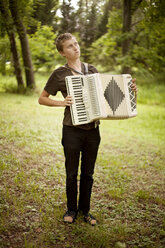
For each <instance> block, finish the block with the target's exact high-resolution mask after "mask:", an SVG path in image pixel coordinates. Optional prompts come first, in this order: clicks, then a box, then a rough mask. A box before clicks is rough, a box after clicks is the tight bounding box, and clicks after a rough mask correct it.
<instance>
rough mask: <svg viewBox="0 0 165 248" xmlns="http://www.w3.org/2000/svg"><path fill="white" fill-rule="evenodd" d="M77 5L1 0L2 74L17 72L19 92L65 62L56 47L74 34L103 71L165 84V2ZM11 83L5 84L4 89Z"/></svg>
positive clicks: (104, 0) (114, 0)
mask: <svg viewBox="0 0 165 248" xmlns="http://www.w3.org/2000/svg"><path fill="white" fill-rule="evenodd" d="M73 3H75V1H71V0H63V1H59V0H47V1H45V0H27V1H25V0H20V1H18V0H1V1H0V10H1V11H0V37H1V41H0V54H1V55H0V73H1V75H14V74H15V75H16V79H17V86H16V87H17V89H18V90H22V89H25V88H27V87H30V88H35V77H34V73H35V72H39V73H41V72H42V73H43V72H46V73H50V72H52V70H53V69H54V68H56V67H58V66H59V65H61V64H64V63H65V61H64V60H63V59H62V58H61V56H60V55H59V54H58V53H57V51H56V47H55V38H56V37H57V35H58V34H60V33H63V32H71V33H73V34H74V35H75V36H76V37H77V39H78V41H79V43H80V46H81V57H82V60H83V61H86V62H88V63H92V64H94V65H95V66H96V67H97V69H98V70H99V72H110V73H132V74H133V75H135V76H136V77H140V78H143V80H140V82H139V83H142V84H143V83H145V82H146V81H148V82H149V81H150V82H151V81H152V82H155V81H156V84H162V83H163V84H164V83H165V82H164V75H165V69H164V68H165V46H164V44H165V25H163V24H164V23H165V16H164V11H165V2H164V1H162V0H123V1H121V0H97V1H96V0H77V5H75V4H73ZM24 73H25V76H24ZM144 79H145V80H144ZM147 79H148V80H147ZM11 87H12V86H11V85H10V83H9V85H7V83H4V84H3V83H1V88H2V90H3V89H4V90H5V89H6V88H11Z"/></svg>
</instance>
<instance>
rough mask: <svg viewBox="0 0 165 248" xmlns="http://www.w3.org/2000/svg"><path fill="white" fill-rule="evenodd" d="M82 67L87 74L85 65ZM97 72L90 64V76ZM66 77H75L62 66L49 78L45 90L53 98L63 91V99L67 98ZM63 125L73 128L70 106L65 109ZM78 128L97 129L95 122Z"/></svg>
mask: <svg viewBox="0 0 165 248" xmlns="http://www.w3.org/2000/svg"><path fill="white" fill-rule="evenodd" d="M81 66H82V72H83V73H85V66H84V64H83V63H82V65H81ZM97 72H98V71H97V69H96V68H95V67H94V66H92V65H90V64H88V74H92V73H97ZM66 76H73V74H72V71H71V70H70V69H69V68H67V67H65V66H61V67H59V68H58V69H56V70H54V71H53V73H52V74H51V76H50V77H49V79H48V81H47V83H46V85H45V87H44V90H45V91H47V92H48V93H49V94H50V95H53V96H55V95H56V94H57V92H58V91H61V93H62V95H63V97H64V98H65V97H66V96H67V90H66V83H65V77H66ZM97 123H98V122H97ZM63 124H64V125H66V126H73V123H72V119H71V113H70V107H69V106H67V107H66V108H65V111H64V119H63ZM76 127H78V128H82V129H87V130H88V129H91V128H94V127H95V122H92V123H89V124H84V125H78V126H76Z"/></svg>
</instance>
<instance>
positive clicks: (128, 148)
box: [0, 76, 165, 248]
mask: <svg viewBox="0 0 165 248" xmlns="http://www.w3.org/2000/svg"><path fill="white" fill-rule="evenodd" d="M45 81H46V77H45V78H44V77H39V76H38V78H37V82H38V89H39V90H38V92H39V91H40V90H41V88H40V87H41V85H42V86H43V85H44V83H45ZM139 87H140V91H141V88H142V87H143V86H141V85H140V86H139ZM161 87H162V90H161V91H159V95H160V96H159V98H160V99H163V95H164V87H163V86H162V85H161ZM151 88H153V87H152V86H151ZM144 89H145V90H144V91H143V96H146V95H148V94H147V93H148V92H151V89H148V88H147V87H146V86H144ZM152 90H153V89H152ZM139 95H140V94H139ZM140 96H141V95H140ZM58 97H60V96H59V95H58ZM139 98H140V99H138V116H137V117H136V118H133V119H128V120H121V121H107V120H105V121H101V125H100V131H101V138H102V140H101V145H100V149H99V154H98V159H97V162H96V170H95V176H94V186H93V193H92V201H91V213H92V214H93V215H94V216H96V218H97V219H98V221H99V224H98V225H97V226H96V227H91V226H89V225H87V224H86V223H84V222H83V220H82V218H81V216H79V217H78V219H77V221H76V223H75V224H73V225H65V224H64V223H63V221H62V216H63V214H64V212H65V209H66V196H65V169H64V157H63V149H62V145H61V128H62V118H63V109H62V108H48V107H44V106H40V105H39V104H38V102H37V99H38V95H37V93H35V94H32V95H29V94H28V95H21V94H19V95H18V94H11V93H0V247H2V248H9V247H12V248H22V247H25V248H67V247H72V248H77V247H79V248H92V247H93V248H94V247H95V248H121V247H123V248H125V247H130V248H139V247H140V248H163V247H164V246H165V166H164V165H165V152H164V151H165V111H164V110H165V109H164V102H163V100H159V103H157V102H156V101H158V100H157V99H155V96H152V97H151V98H149V97H148V101H149V102H148V103H150V105H148V104H144V103H147V102H144V101H143V100H142V98H141V97H139ZM144 99H145V98H144Z"/></svg>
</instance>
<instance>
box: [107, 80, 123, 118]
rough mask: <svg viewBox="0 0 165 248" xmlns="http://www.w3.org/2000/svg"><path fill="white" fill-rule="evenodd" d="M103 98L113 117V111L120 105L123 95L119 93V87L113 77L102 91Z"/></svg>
mask: <svg viewBox="0 0 165 248" xmlns="http://www.w3.org/2000/svg"><path fill="white" fill-rule="evenodd" d="M104 96H105V99H106V100H107V102H108V104H109V106H110V108H111V109H112V111H113V115H114V114H115V111H116V110H117V108H118V107H119V105H120V104H121V103H122V101H123V99H124V97H125V95H124V93H123V92H122V91H121V89H120V88H119V86H118V85H117V83H116V81H115V80H114V78H113V77H112V80H111V81H110V82H109V84H108V85H107V87H106V89H105V91H104Z"/></svg>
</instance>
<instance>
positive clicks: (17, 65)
mask: <svg viewBox="0 0 165 248" xmlns="http://www.w3.org/2000/svg"><path fill="white" fill-rule="evenodd" d="M8 36H9V39H10V46H11V51H12V55H13V63H14V69H15V75H16V78H17V82H18V88H19V89H22V88H24V83H23V78H22V71H21V66H20V62H19V57H18V52H17V47H16V41H15V35H14V32H8Z"/></svg>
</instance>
